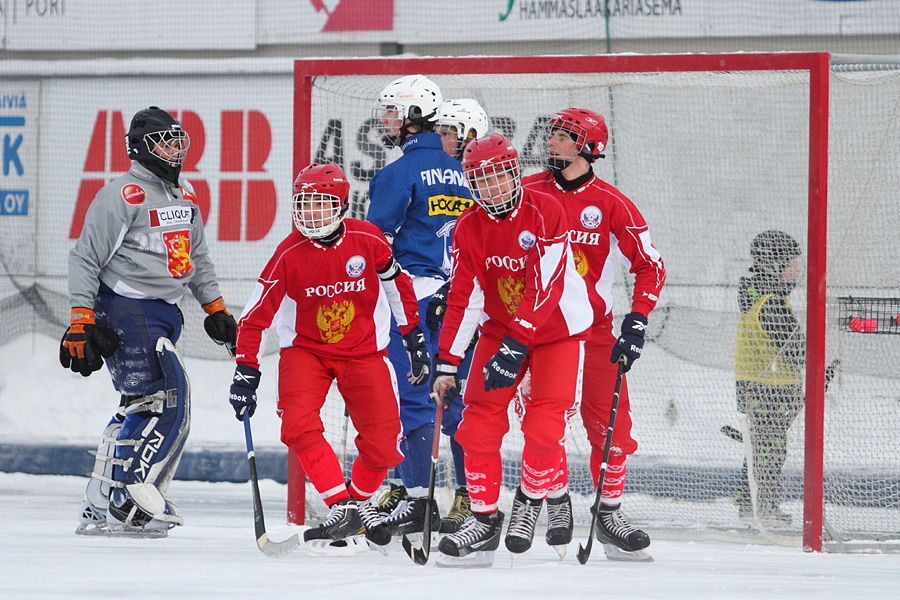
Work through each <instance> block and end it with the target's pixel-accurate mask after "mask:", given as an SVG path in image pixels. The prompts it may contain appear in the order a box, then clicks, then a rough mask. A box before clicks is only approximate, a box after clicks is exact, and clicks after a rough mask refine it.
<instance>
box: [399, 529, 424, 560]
mask: <svg viewBox="0 0 900 600" xmlns="http://www.w3.org/2000/svg"><path fill="white" fill-rule="evenodd" d="M402 543H403V550H405V551H406V553H407V554H408V555H409V557H410V558H411V559H412V560H413V562H415V563H416V564H417V565H422V566H424V565H426V564H427V563H428V554H429V553H428V552H426V551H425V550H424V549H422V548H415V547H414V546H413V545H412V542H411V541H409V537H407V536H406V535H404V536H403V542H402Z"/></svg>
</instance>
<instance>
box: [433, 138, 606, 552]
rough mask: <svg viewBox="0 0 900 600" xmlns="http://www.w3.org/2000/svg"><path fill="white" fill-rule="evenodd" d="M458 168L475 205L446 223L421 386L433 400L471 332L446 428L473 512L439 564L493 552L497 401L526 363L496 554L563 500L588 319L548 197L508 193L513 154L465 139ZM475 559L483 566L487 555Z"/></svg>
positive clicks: (503, 142)
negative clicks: (432, 340) (460, 388)
mask: <svg viewBox="0 0 900 600" xmlns="http://www.w3.org/2000/svg"><path fill="white" fill-rule="evenodd" d="M463 171H464V172H465V175H466V179H467V181H468V182H469V185H470V187H471V188H472V190H473V192H474V196H475V198H476V203H477V205H476V206H473V207H471V208H469V209H468V210H466V212H465V213H463V215H462V216H461V217H460V218H459V219H458V220H457V222H456V230H455V231H454V238H453V251H452V252H453V272H452V275H451V284H450V293H449V296H448V298H447V310H446V314H445V317H444V323H443V327H442V329H441V336H440V343H439V347H440V355H439V357H438V358H437V359H436V360H435V374H434V375H433V377H432V390H433V391H434V393H435V395H436V396H438V397H442V396H443V393H444V392H445V391H446V389H447V388H448V387H453V386H455V385H456V384H457V382H456V380H455V379H456V369H457V365H458V364H459V363H460V361H461V360H462V358H463V355H464V353H465V350H466V347H467V346H468V345H469V341H470V340H471V339H472V336H473V335H474V334H475V331H476V328H477V329H478V331H479V333H480V337H479V340H478V344H477V345H476V346H475V354H474V357H473V359H472V369H471V371H470V372H469V379H468V384H467V386H466V389H465V392H464V394H465V406H466V408H465V409H464V411H463V420H462V423H461V424H460V426H459V430H458V431H457V433H456V439H457V441H459V443H460V444H461V445H462V447H463V450H464V451H465V467H466V482H467V485H468V489H469V495H470V497H471V500H472V506H471V508H472V511H473V515H472V516H471V517H469V518H468V519H466V521H465V522H464V524H463V526H462V528H461V529H460V530H459V531H458V532H456V533H453V534H450V535H448V536H446V537H444V538H443V539H442V540H441V542H440V545H439V550H440V551H441V553H442V554H443V555H444V556H443V557H442V559H444V560H445V562H455V561H453V560H452V559H453V558H457V557H460V558H461V557H464V556H466V555H469V554H473V553H480V552H491V551H493V550H496V549H497V547H498V545H499V541H500V530H501V527H502V524H503V513H502V512H500V511H499V507H498V501H499V497H500V482H501V479H502V475H503V473H502V471H503V467H502V462H501V456H500V446H501V443H502V440H503V436H504V435H505V434H506V432H507V431H508V430H509V422H508V418H507V409H508V406H509V402H510V400H511V399H512V397H513V393H514V392H515V389H516V387H515V386H516V384H517V383H518V382H519V381H520V380H521V378H522V375H523V374H524V373H525V369H528V368H530V369H531V372H532V386H533V394H532V401H531V402H530V403H529V404H528V406H527V410H526V412H525V414H524V416H523V418H522V431H523V432H524V434H525V447H524V449H523V451H522V481H521V485H520V486H519V488H518V490H517V492H516V497H515V500H514V502H513V507H512V513H511V515H510V524H509V528H508V531H507V535H506V547H507V548H508V549H509V550H510V551H511V552H525V551H526V550H527V549H528V548H530V547H531V542H532V538H533V536H534V526H535V523H536V521H537V517H538V515H539V513H540V510H541V507H542V506H543V503H544V499H545V498H548V496H549V495H551V494H560V495H561V494H564V493H565V490H566V485H567V481H566V478H565V472H561V471H559V469H558V466H559V458H560V453H561V448H562V447H563V444H564V443H565V438H566V433H567V430H568V418H567V415H568V414H571V413H572V412H574V411H575V410H577V407H578V404H579V402H580V396H581V368H582V356H583V351H584V340H585V339H586V338H587V335H588V328H589V327H590V324H591V321H592V315H591V307H590V302H589V300H588V297H587V289H586V287H585V284H584V280H583V279H582V278H581V277H579V276H578V273H577V272H576V271H575V263H574V261H573V259H572V253H571V250H570V248H569V241H568V227H567V220H566V215H565V212H564V211H563V209H562V207H561V206H560V205H559V203H558V202H557V201H556V200H555V199H554V198H553V197H552V196H549V195H547V194H543V193H540V192H535V191H532V190H527V189H523V188H522V187H521V186H520V179H519V157H518V153H517V152H516V150H515V148H514V147H513V146H512V144H511V143H510V141H509V140H507V139H506V138H505V137H503V136H502V135H499V134H493V135H491V136H488V137H484V138H480V139H477V140H474V141H472V142H471V143H469V145H468V146H466V150H465V152H464V154H463ZM475 556H476V560H477V559H479V558H480V559H482V560H492V557H491V555H490V554H487V555H485V554H481V555H479V554H476V555H475ZM446 557H451V558H450V559H447V558H446Z"/></svg>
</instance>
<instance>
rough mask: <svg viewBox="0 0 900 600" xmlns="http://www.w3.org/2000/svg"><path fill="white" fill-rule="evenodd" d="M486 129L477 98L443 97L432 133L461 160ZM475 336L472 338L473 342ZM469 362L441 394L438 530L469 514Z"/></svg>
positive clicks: (438, 309) (432, 312) (433, 304)
mask: <svg viewBox="0 0 900 600" xmlns="http://www.w3.org/2000/svg"><path fill="white" fill-rule="evenodd" d="M489 129H490V124H489V121H488V116H487V113H486V112H485V111H484V109H483V108H482V107H481V105H480V104H479V103H478V101H477V100H473V99H472V98H460V99H457V100H445V101H444V103H443V104H441V108H440V109H439V110H438V115H437V119H436V120H435V127H434V130H435V132H436V133H437V134H438V135H440V136H441V142H442V143H443V146H444V152H446V153H447V154H449V155H450V156H452V157H454V158H455V159H456V160H458V161H461V160H462V155H463V151H464V150H465V149H466V146H467V145H468V143H469V142H471V141H472V140H475V139H478V138H480V137H484V136H485V135H487V133H488V130H489ZM449 291H450V282H449V281H448V282H447V283H445V284H444V286H443V287H442V288H441V289H440V290H438V291H437V292H435V294H434V295H433V296H432V297H431V301H430V302H429V303H428V310H427V312H426V314H425V319H426V324H427V326H428V327H429V328H430V329H431V330H432V331H438V330H439V329H440V326H441V322H442V321H443V318H444V314H443V313H444V311H445V309H446V308H447V293H448V292H449ZM477 338H478V336H477V335H476V336H475V339H473V347H474V342H475V341H476V340H477ZM471 363H472V349H471V348H470V349H469V351H468V352H466V356H465V358H464V359H463V361H462V363H460V365H459V370H458V371H457V376H458V377H459V379H460V391H458V392H457V393H456V394H454V396H453V397H451V396H450V394H449V393H447V394H445V395H444V420H443V422H442V423H441V431H442V432H443V433H444V434H446V435H447V436H448V437H449V438H450V451H451V453H452V454H453V467H454V471H455V473H454V475H455V479H456V494H455V496H454V498H453V505H452V507H451V508H450V511H449V512H448V513H447V515H446V516H445V517H444V518H443V519H441V527H440V532H441V533H456V532H457V531H459V528H460V527H461V526H462V524H463V521H465V520H466V517H468V516H469V515H471V514H472V510H471V502H470V500H469V491H468V488H467V487H466V473H465V459H464V453H463V449H462V446H460V445H459V443H458V442H457V441H456V429H457V428H458V427H459V423H460V421H461V420H462V411H463V407H464V404H463V399H462V397H461V396H460V394H461V392H462V390H465V385H466V380H467V378H468V372H469V366H470V365H471Z"/></svg>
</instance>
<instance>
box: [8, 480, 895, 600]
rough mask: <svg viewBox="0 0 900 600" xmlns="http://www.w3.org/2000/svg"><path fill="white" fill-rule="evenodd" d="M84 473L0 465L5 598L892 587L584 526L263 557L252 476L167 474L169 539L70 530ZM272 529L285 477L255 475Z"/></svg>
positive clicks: (713, 594)
mask: <svg viewBox="0 0 900 600" xmlns="http://www.w3.org/2000/svg"><path fill="white" fill-rule="evenodd" d="M86 481H87V480H86V478H81V477H63V476H51V475H25V474H21V473H0V514H2V515H3V517H2V525H0V598H2V599H4V600H6V599H9V600H14V599H16V600H17V599H19V598H28V599H31V600H35V599H59V598H66V599H69V598H72V599H85V600H87V599H91V600H94V599H97V598H141V599H153V598H165V599H169V600H173V599H180V598H192V599H193V598H215V599H218V600H227V599H232V598H233V599H241V600H250V599H260V598H265V599H267V600H268V599H276V598H292V599H298V598H323V599H330V598H341V597H344V598H357V599H365V600H380V599H385V600H388V599H389V600H396V599H398V598H403V599H422V600H439V599H444V598H446V599H453V600H464V599H467V598H472V599H475V598H478V599H480V598H485V599H487V598H491V599H494V598H504V599H506V598H508V599H510V600H519V599H524V598H535V599H537V598H540V599H549V598H564V599H567V600H568V599H570V598H571V599H574V598H611V599H613V598H615V599H625V600H642V599H659V600H679V599H685V600H687V599H690V600H697V599H698V598H701V599H703V598H713V599H741V598H748V599H750V598H752V599H765V600H778V599H791V600H828V599H835V600H846V599H848V598H859V599H861V600H862V599H864V600H874V599H877V598H897V597H898V592H897V589H898V588H900V555H896V554H894V555H890V554H885V555H878V554H876V555H862V554H814V553H806V552H803V551H802V550H800V549H797V548H780V547H773V546H761V545H742V544H734V543H726V542H685V541H665V540H656V541H654V542H653V544H652V545H651V547H650V550H651V551H652V553H653V556H654V558H655V562H653V563H621V562H618V563H614V562H610V561H607V560H606V559H605V557H604V556H603V552H602V549H601V548H600V547H599V546H596V545H595V546H594V552H593V553H592V554H591V559H590V560H589V561H588V563H587V564H586V565H584V566H582V565H580V564H578V561H577V560H576V558H575V553H576V550H577V547H578V542H584V540H583V539H582V538H581V536H580V535H578V533H579V532H576V539H575V541H574V542H573V543H572V545H571V546H570V547H569V552H568V555H567V556H566V558H565V559H564V560H563V561H562V562H560V561H559V560H558V558H557V555H556V553H555V552H554V551H553V550H552V549H551V548H550V547H549V546H547V545H545V544H544V541H543V531H542V528H541V527H540V526H539V529H538V532H537V536H536V539H535V544H534V547H533V548H532V549H531V550H530V551H529V552H527V553H526V554H523V555H519V556H517V557H516V558H515V560H514V561H513V560H512V559H511V555H510V554H509V553H508V552H507V551H506V550H505V549H504V548H503V545H502V544H501V549H500V550H499V551H497V553H496V559H495V562H494V565H493V567H492V568H489V569H439V568H437V567H436V566H435V565H434V562H433V561H434V556H435V555H434V554H432V561H430V562H429V564H428V565H426V566H425V567H420V566H417V565H415V564H414V563H413V562H412V561H411V560H410V559H409V558H408V557H407V556H406V554H405V553H404V552H403V550H402V548H401V547H400V544H399V543H398V542H397V541H394V542H392V544H391V546H390V547H389V550H388V556H383V555H381V554H379V553H377V552H369V553H366V554H360V555H355V556H349V557H318V556H316V557H313V556H307V555H306V553H305V550H304V548H303V547H300V548H298V549H297V550H295V551H294V552H292V553H291V554H288V555H286V556H284V557H281V558H268V557H266V556H264V555H263V554H262V553H261V552H260V551H259V550H258V549H257V547H256V543H255V539H254V537H255V536H254V532H253V513H252V506H251V496H250V486H249V484H248V483H244V484H231V483H206V482H195V481H181V480H175V481H173V482H172V485H171V487H170V489H169V495H170V496H171V497H172V499H173V500H174V501H175V502H176V503H177V504H179V505H180V507H181V510H182V513H183V514H184V518H185V525H184V526H182V527H177V528H175V529H174V530H172V531H171V532H170V534H169V537H168V538H167V539H120V538H119V539H111V538H101V537H85V536H77V535H75V534H74V529H75V525H76V515H77V511H78V508H79V505H80V502H81V496H82V493H83V489H84V485H85V483H86ZM261 491H262V496H263V502H264V506H265V510H266V521H267V525H268V529H269V532H270V535H271V537H272V538H273V539H274V540H278V541H280V540H282V539H285V538H287V537H288V536H289V535H290V534H291V533H293V532H294V531H299V528H297V527H295V526H290V525H287V524H285V498H286V494H287V492H286V488H285V486H283V485H280V484H277V483H275V482H273V481H271V480H264V481H262V482H261Z"/></svg>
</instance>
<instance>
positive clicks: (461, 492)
mask: <svg viewBox="0 0 900 600" xmlns="http://www.w3.org/2000/svg"><path fill="white" fill-rule="evenodd" d="M471 514H472V502H471V500H470V499H469V491H468V490H467V489H466V487H465V486H462V487H460V488H459V489H457V490H456V496H455V497H454V498H453V506H452V507H451V508H450V512H448V513H447V516H446V517H444V518H443V519H441V526H440V529H439V531H440V532H441V533H456V532H457V531H459V528H460V527H462V524H463V522H464V521H465V520H466V519H467V518H468V517H469V515H471Z"/></svg>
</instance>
